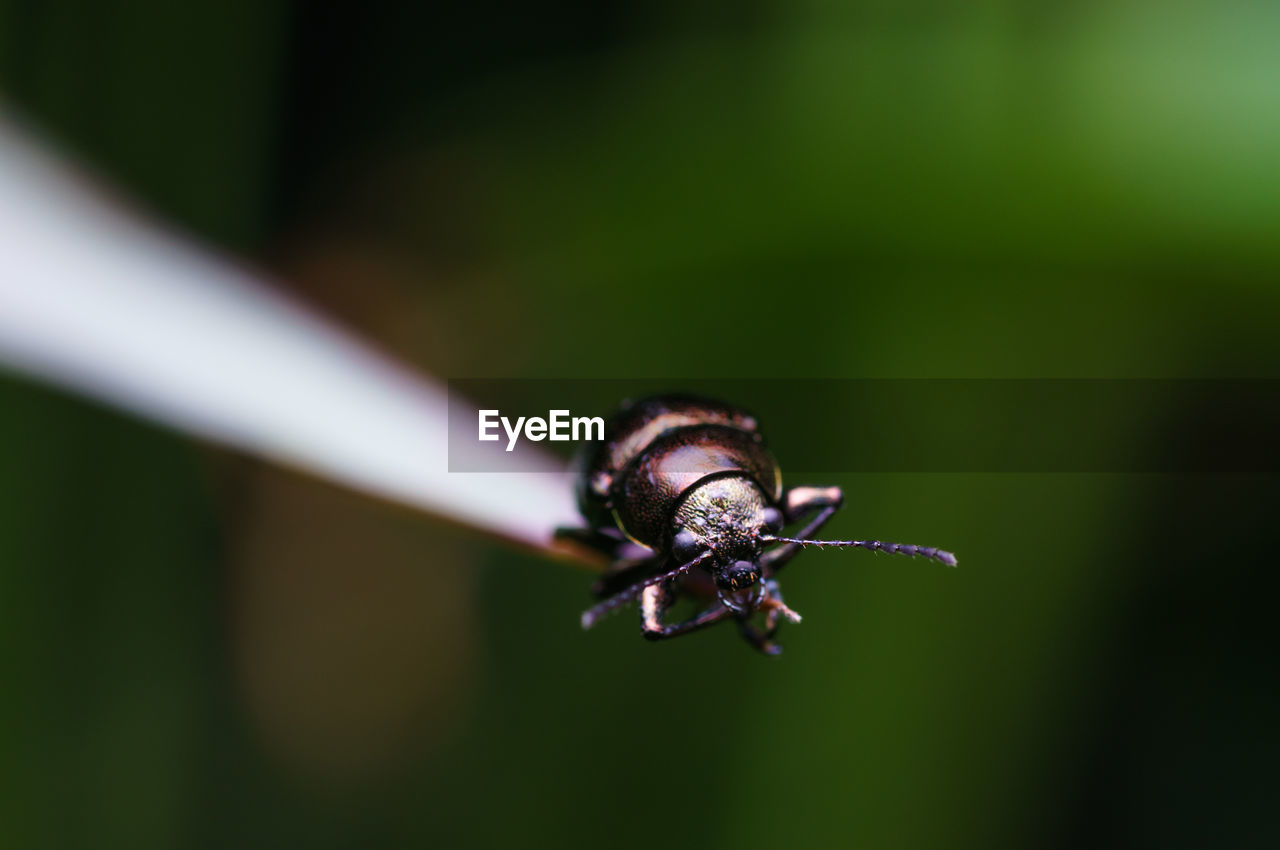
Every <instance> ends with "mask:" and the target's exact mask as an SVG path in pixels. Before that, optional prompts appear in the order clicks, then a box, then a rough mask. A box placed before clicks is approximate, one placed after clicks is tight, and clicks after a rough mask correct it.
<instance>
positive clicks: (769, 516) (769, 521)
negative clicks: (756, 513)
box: [763, 508, 783, 534]
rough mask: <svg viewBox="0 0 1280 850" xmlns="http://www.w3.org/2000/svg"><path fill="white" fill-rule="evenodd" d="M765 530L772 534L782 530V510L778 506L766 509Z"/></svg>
mask: <svg viewBox="0 0 1280 850" xmlns="http://www.w3.org/2000/svg"><path fill="white" fill-rule="evenodd" d="M763 513H764V530H765V531H768V532H769V533H771V534H777V533H778V532H779V531H782V526H783V522H782V511H780V510H778V509H777V508H765V509H764V512H763Z"/></svg>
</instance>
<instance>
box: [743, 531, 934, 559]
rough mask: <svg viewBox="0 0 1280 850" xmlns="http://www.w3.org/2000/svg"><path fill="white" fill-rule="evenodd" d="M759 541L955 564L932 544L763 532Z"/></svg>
mask: <svg viewBox="0 0 1280 850" xmlns="http://www.w3.org/2000/svg"><path fill="white" fill-rule="evenodd" d="M760 542H761V543H799V544H800V546H801V547H804V548H808V547H809V546H817V547H818V548H819V549H821V548H823V547H826V546H836V547H842V548H855V547H856V548H858V549H870V550H872V551H874V552H889V553H892V554H894V555H910V556H911V557H913V558H914V557H916V556H917V555H918V556H920V557H922V558H929V559H931V560H934V561H941V562H942V563H944V564H946V565H947V566H948V567H954V566H955V565H956V556H955V555H952V554H951V553H950V552H946V551H943V550H942V549H935V548H933V547H932V546H912V545H911V544H909V543H882V542H881V541H879V540H802V539H800V538H797V537H776V536H774V535H772V534H764V535H761V537H760Z"/></svg>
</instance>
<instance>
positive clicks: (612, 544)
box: [555, 526, 628, 560]
mask: <svg viewBox="0 0 1280 850" xmlns="http://www.w3.org/2000/svg"><path fill="white" fill-rule="evenodd" d="M555 539H556V540H557V541H569V542H570V543H574V544H577V545H578V546H583V547H585V548H587V549H590V550H591V551H593V552H599V553H600V554H602V555H604V556H606V557H607V558H609V559H610V560H613V559H616V558H617V557H618V553H619V551H620V550H621V549H622V547H623V546H625V545H626V544H627V542H628V541H627V538H626V537H624V536H623V534H622V532H621V531H619V530H618V529H616V528H608V527H605V528H568V527H565V526H562V527H560V528H557V529H556V532H555Z"/></svg>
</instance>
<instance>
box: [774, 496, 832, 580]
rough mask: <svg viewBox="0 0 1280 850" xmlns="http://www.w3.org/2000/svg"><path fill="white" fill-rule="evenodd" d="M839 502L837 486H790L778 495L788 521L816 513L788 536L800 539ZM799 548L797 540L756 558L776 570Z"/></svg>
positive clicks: (828, 516) (824, 520) (811, 532)
mask: <svg viewBox="0 0 1280 850" xmlns="http://www.w3.org/2000/svg"><path fill="white" fill-rule="evenodd" d="M843 504H844V494H843V493H841V492H840V488H839V487H792V488H791V489H790V490H788V491H787V492H786V493H784V494H783V496H782V516H783V519H785V520H786V521H787V522H788V523H793V522H799V521H800V520H801V519H803V518H804V517H805V516H806V515H808V514H810V513H813V512H814V511H817V512H818V515H817V516H815V517H814V518H813V519H812V520H811V521H810V522H809V524H808V525H806V526H805V527H804V528H802V529H800V531H799V532H797V533H796V534H794V535H792V536H793V537H796V538H800V539H804V538H808V537H811V536H813V535H814V534H816V533H817V531H818V529H820V528H822V526H824V525H826V523H827V520H829V519H831V517H832V516H833V515H834V514H835V512H836V511H838V510H840V506H841V505H843ZM800 548H801V544H799V543H784V544H782V545H781V546H779V547H778V548H777V549H774V550H773V551H771V552H767V553H765V555H764V557H763V558H761V559H760V560H761V563H762V564H763V565H764V566H765V568H766V569H768V570H771V571H772V572H775V573H776V572H777V571H778V570H780V569H782V568H783V566H785V565H786V563H787V562H788V561H790V560H791V559H792V558H794V557H795V556H796V553H798V552H799V551H800Z"/></svg>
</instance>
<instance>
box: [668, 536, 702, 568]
mask: <svg viewBox="0 0 1280 850" xmlns="http://www.w3.org/2000/svg"><path fill="white" fill-rule="evenodd" d="M701 554H702V547H701V546H699V545H698V538H696V537H694V536H693V532H692V531H689V530H688V529H687V528H686V529H685V530H684V531H681V532H680V533H679V534H677V535H676V536H675V537H674V538H672V540H671V557H672V558H675V559H676V560H677V561H679V562H680V563H682V564H687V563H688V562H690V561H692V560H693V559H694V558H696V557H698V556H699V555H701Z"/></svg>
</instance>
